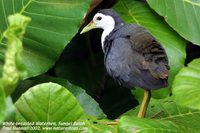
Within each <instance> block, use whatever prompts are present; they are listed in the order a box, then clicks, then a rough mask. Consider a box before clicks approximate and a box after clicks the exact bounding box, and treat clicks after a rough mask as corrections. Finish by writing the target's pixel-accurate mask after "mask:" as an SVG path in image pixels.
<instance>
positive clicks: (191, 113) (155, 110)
mask: <svg viewBox="0 0 200 133" xmlns="http://www.w3.org/2000/svg"><path fill="white" fill-rule="evenodd" d="M138 110H139V107H138V108H136V109H135V110H130V111H128V112H127V113H125V114H124V115H123V116H136V115H137V113H138ZM146 118H152V119H161V120H168V121H172V122H174V123H175V124H177V125H179V126H184V127H187V128H190V129H192V130H200V123H199V122H198V121H200V110H198V109H191V108H188V107H184V106H180V105H178V104H177V103H176V102H174V101H173V99H172V97H169V98H166V99H162V100H155V99H152V100H151V102H150V105H149V106H148V110H147V114H146Z"/></svg>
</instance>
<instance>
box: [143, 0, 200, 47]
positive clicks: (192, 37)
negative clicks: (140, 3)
mask: <svg viewBox="0 0 200 133" xmlns="http://www.w3.org/2000/svg"><path fill="white" fill-rule="evenodd" d="M147 2H148V4H149V5H150V6H151V8H153V9H154V10H155V11H156V12H157V13H158V14H159V15H161V16H163V17H164V18H165V21H166V22H167V23H168V24H169V25H170V26H171V27H172V28H173V29H174V30H176V31H177V32H178V33H179V34H180V35H181V36H183V37H184V38H185V39H187V40H189V41H191V42H192V43H194V44H197V45H200V37H199V34H200V22H199V16H200V1H199V0H161V1H160V0H147Z"/></svg>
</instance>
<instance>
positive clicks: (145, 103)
mask: <svg viewBox="0 0 200 133" xmlns="http://www.w3.org/2000/svg"><path fill="white" fill-rule="evenodd" d="M150 98H151V92H150V90H144V98H143V100H142V105H141V107H140V111H139V113H138V117H139V118H144V117H145V115H146V111H147V107H148V104H149V101H150Z"/></svg>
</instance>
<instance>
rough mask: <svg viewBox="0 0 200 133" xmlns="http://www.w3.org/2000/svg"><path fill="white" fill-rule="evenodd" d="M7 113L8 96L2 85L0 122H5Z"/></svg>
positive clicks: (0, 87)
mask: <svg viewBox="0 0 200 133" xmlns="http://www.w3.org/2000/svg"><path fill="white" fill-rule="evenodd" d="M5 114H6V96H5V92H4V89H3V88H2V86H1V85H0V124H1V122H3V120H4V118H5Z"/></svg>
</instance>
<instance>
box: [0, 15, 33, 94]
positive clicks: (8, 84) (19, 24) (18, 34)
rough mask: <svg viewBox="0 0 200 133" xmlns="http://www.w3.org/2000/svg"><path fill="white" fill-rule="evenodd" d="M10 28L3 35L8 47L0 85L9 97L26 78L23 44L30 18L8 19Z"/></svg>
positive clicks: (16, 17)
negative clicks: (22, 55)
mask: <svg viewBox="0 0 200 133" xmlns="http://www.w3.org/2000/svg"><path fill="white" fill-rule="evenodd" d="M8 22H9V27H8V29H7V30H6V31H5V32H4V33H3V36H4V37H5V38H6V41H7V45H6V51H5V61H4V62H5V63H4V64H3V68H2V69H3V72H2V78H1V79H0V84H2V87H3V88H4V90H5V92H6V94H7V95H9V94H10V93H12V92H13V90H14V89H15V87H16V85H17V83H18V81H19V80H21V79H22V78H24V77H25V75H26V69H25V68H24V64H23V63H22V59H21V52H22V49H23V47H22V42H21V39H22V38H23V35H24V34H25V29H26V27H27V25H28V23H29V22H30V18H29V17H25V16H23V15H20V14H15V15H11V16H9V18H8Z"/></svg>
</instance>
